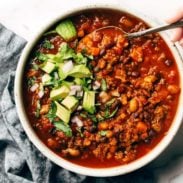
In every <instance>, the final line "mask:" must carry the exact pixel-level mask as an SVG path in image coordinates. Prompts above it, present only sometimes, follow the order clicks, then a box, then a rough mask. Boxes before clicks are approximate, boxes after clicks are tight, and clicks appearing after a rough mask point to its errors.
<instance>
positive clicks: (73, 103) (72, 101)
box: [62, 96, 78, 111]
mask: <svg viewBox="0 0 183 183" xmlns="http://www.w3.org/2000/svg"><path fill="white" fill-rule="evenodd" d="M62 105H64V106H65V107H66V108H67V109H69V110H71V111H74V110H75V109H76V107H77V105H78V100H77V99H76V98H75V97H74V96H67V97H66V98H65V99H64V100H63V101H62Z"/></svg>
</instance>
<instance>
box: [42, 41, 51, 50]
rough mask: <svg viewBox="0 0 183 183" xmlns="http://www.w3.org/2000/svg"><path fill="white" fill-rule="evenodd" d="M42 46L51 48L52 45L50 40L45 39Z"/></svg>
mask: <svg viewBox="0 0 183 183" xmlns="http://www.w3.org/2000/svg"><path fill="white" fill-rule="evenodd" d="M43 47H44V48H46V49H53V48H54V45H53V44H52V43H51V42H50V41H48V40H45V41H44V43H43Z"/></svg>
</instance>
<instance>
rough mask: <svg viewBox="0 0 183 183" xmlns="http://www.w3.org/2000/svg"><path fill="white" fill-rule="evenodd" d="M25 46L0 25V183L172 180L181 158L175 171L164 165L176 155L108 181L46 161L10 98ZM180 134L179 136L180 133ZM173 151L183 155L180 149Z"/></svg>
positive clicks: (181, 165) (23, 42) (104, 182)
mask: <svg viewBox="0 0 183 183" xmlns="http://www.w3.org/2000/svg"><path fill="white" fill-rule="evenodd" d="M25 44H26V41H25V40H24V39H23V38H20V37H18V36H17V35H15V34H14V33H12V32H11V31H9V30H7V29H6V28H5V27H3V26H2V25H1V24H0V96H1V101H0V104H1V113H0V183H9V182H12V183H33V182H34V183H57V182H59V183H62V182H63V183H81V182H83V183H110V182H111V183H128V182H129V183H131V182H136V183H142V182H147V183H153V182H168V181H169V178H170V179H171V180H172V177H174V176H175V174H177V172H179V174H181V171H182V168H181V169H180V167H183V159H182V158H181V160H182V161H179V159H178V160H177V161H176V162H177V164H176V165H177V166H175V165H174V167H175V168H171V167H172V166H171V164H172V163H169V162H168V160H169V159H171V158H172V157H174V154H177V153H173V154H171V155H170V156H166V157H168V158H166V160H165V159H164V160H163V162H162V160H161V159H160V160H159V162H160V163H158V165H157V164H156V163H151V164H150V165H148V166H146V167H144V168H142V169H140V170H138V171H136V172H133V173H130V174H127V175H125V176H117V177H108V178H94V177H86V176H83V175H78V174H75V173H72V172H69V171H67V170H65V169H63V168H60V167H58V166H57V165H55V164H54V163H52V162H50V161H49V160H48V159H47V158H46V157H44V156H43V155H42V154H41V153H40V152H39V151H38V150H37V149H36V148H35V146H34V145H33V144H32V143H31V142H30V141H29V139H28V138H27V136H26V134H25V132H24V130H23V128H22V126H21V124H20V121H19V119H18V116H17V113H16V108H15V103H14V95H13V88H14V75H15V72H14V71H15V68H16V64H17V62H18V59H19V56H20V53H21V51H22V49H23V48H24V46H25ZM181 135H182V136H183V134H181ZM182 136H181V137H182ZM176 142H177V141H176ZM172 147H173V149H177V147H178V148H181V141H178V143H177V144H176V145H175V146H171V147H170V148H172ZM167 151H168V150H167ZM177 152H179V154H180V153H182V154H183V150H182V151H180V150H178V151H177ZM163 157H164V155H163ZM156 162H158V160H157V161H156ZM167 162H168V163H167ZM180 162H181V163H180ZM163 164H165V165H166V167H168V168H169V169H171V170H172V171H173V172H174V174H171V173H170V172H168V171H167V169H166V168H163V169H165V171H164V172H162V170H161V166H163ZM176 167H178V168H179V171H176ZM178 168H177V169H178ZM167 172H168V173H167ZM166 173H167V174H168V175H169V176H168V179H165V178H164V177H167V176H164V177H162V176H161V175H165V174H166ZM170 175H171V176H170ZM159 180H160V181H159ZM165 180H166V181H165ZM167 180H168V181H167Z"/></svg>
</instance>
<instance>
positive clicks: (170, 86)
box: [167, 84, 180, 94]
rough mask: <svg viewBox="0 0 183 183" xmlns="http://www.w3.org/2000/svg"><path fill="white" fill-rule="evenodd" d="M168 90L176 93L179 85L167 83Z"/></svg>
mask: <svg viewBox="0 0 183 183" xmlns="http://www.w3.org/2000/svg"><path fill="white" fill-rule="evenodd" d="M167 89H168V91H169V92H170V93H171V94H177V93H178V92H179V90H180V89H179V87H178V86H177V85H174V84H172V85H168V88H167Z"/></svg>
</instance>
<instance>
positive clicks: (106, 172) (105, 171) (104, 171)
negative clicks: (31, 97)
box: [15, 5, 183, 177]
mask: <svg viewBox="0 0 183 183" xmlns="http://www.w3.org/2000/svg"><path fill="white" fill-rule="evenodd" d="M93 8H108V9H114V10H120V11H123V12H127V13H129V14H132V15H135V16H136V17H139V18H141V19H142V20H144V21H145V22H146V23H147V24H149V25H150V26H156V25H157V24H156V23H155V22H154V21H152V20H151V19H149V18H147V17H146V16H144V15H142V14H141V13H139V12H136V11H134V10H132V9H130V8H126V7H125V8H124V7H119V6H117V5H90V6H83V7H80V8H77V9H74V10H73V9H72V10H70V11H67V13H66V12H65V13H63V12H61V14H60V15H59V16H58V17H57V18H56V19H54V20H53V21H51V22H50V23H48V24H47V25H46V26H45V27H43V28H42V29H41V30H40V31H39V33H38V34H37V35H36V36H35V37H34V38H33V39H32V40H31V41H30V42H29V43H28V44H27V45H26V47H25V49H24V51H23V53H22V55H21V58H20V60H19V63H18V67H17V71H16V78H15V101H16V107H17V112H18V115H19V118H20V121H21V123H22V126H23V128H24V130H25V132H26V134H27V135H28V137H29V139H30V140H31V141H32V143H33V144H34V145H35V146H36V147H37V148H38V149H39V150H40V151H41V152H42V153H43V154H44V155H45V156H46V157H48V158H49V159H50V160H52V161H53V162H54V163H56V164H57V165H59V166H61V167H63V168H66V169H68V170H70V171H73V172H76V173H79V174H84V175H89V176H97V177H105V176H116V175H122V174H126V173H129V172H132V171H134V170H137V169H139V168H141V167H143V166H144V165H146V164H147V163H149V162H151V161H152V160H154V159H155V158H156V157H157V156H159V155H160V153H161V152H162V151H163V150H164V149H165V148H166V147H167V146H168V145H169V144H170V142H171V141H172V139H173V137H174V136H175V134H176V133H177V131H178V129H179V127H180V125H181V121H182V119H183V112H182V109H183V90H181V93H180V99H179V104H178V108H177V112H176V115H175V117H174V120H173V122H172V125H171V127H170V128H169V131H168V132H167V134H166V135H165V137H164V138H163V139H162V140H161V141H160V143H159V144H158V145H157V146H156V147H154V149H153V150H151V151H150V152H149V153H148V154H146V155H145V156H143V157H141V158H139V159H137V160H136V161H133V162H131V163H129V164H127V165H121V166H117V167H113V168H87V167H83V166H79V165H76V164H73V163H71V162H69V161H67V160H65V159H63V158H61V157H59V156H58V155H56V154H55V153H54V152H53V151H51V150H50V149H49V148H48V147H47V146H46V145H45V144H43V142H42V141H41V140H40V139H39V138H38V137H37V135H36V133H35V132H34V130H33V129H32V127H31V125H30V123H29V120H28V118H27V115H26V112H25V109H24V105H23V97H22V92H23V91H22V78H23V72H24V67H25V65H26V62H27V59H28V57H29V54H30V53H31V51H32V48H33V47H34V46H35V44H36V43H37V41H38V40H39V39H40V37H41V36H42V34H43V33H44V32H45V31H46V30H48V28H50V27H51V26H52V25H54V24H55V23H57V22H58V21H60V20H61V19H64V18H66V17H68V16H71V15H74V14H75V13H77V12H82V10H86V9H93ZM161 36H162V37H163V39H164V40H165V42H166V43H167V45H168V46H169V48H170V50H171V51H172V53H173V56H174V57H175V59H176V62H177V66H178V70H179V73H180V87H181V88H182V86H183V63H182V60H181V58H180V55H179V54H178V52H177V50H176V48H175V47H174V45H173V44H172V43H171V42H170V41H169V39H168V38H167V36H166V35H165V34H161Z"/></svg>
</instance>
